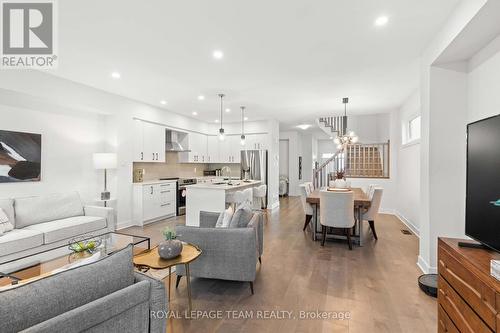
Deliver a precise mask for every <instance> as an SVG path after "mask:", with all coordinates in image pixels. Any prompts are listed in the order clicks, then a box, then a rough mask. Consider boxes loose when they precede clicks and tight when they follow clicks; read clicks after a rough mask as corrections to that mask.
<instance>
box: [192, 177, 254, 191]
mask: <svg viewBox="0 0 500 333" xmlns="http://www.w3.org/2000/svg"><path fill="white" fill-rule="evenodd" d="M261 183H262V181H261V180H249V181H247V182H245V181H243V180H233V181H232V184H233V185H229V184H227V183H224V184H216V183H199V184H193V185H187V186H186V189H187V190H188V191H189V190H191V189H207V190H222V191H236V190H241V189H244V188H246V187H254V186H256V185H260V184H261Z"/></svg>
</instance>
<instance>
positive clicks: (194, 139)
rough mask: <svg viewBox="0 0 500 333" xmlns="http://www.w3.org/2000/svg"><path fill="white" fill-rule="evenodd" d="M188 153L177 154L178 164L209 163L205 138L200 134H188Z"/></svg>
mask: <svg viewBox="0 0 500 333" xmlns="http://www.w3.org/2000/svg"><path fill="white" fill-rule="evenodd" d="M188 147H189V150H190V151H189V152H181V153H179V162H180V163H209V157H208V154H207V136H206V135H205V134H200V133H194V132H192V133H189V134H188Z"/></svg>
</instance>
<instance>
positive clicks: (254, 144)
mask: <svg viewBox="0 0 500 333" xmlns="http://www.w3.org/2000/svg"><path fill="white" fill-rule="evenodd" d="M245 141H246V142H245V149H246V150H265V149H267V145H268V144H267V134H249V135H247V136H246V140H245Z"/></svg>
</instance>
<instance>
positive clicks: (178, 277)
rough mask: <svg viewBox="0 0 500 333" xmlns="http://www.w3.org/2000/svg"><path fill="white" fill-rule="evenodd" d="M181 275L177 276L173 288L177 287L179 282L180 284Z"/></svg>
mask: <svg viewBox="0 0 500 333" xmlns="http://www.w3.org/2000/svg"><path fill="white" fill-rule="evenodd" d="M181 279H182V275H177V280H176V281H175V288H176V289H177V287H179V282H181Z"/></svg>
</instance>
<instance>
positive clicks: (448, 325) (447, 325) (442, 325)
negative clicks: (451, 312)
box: [438, 304, 460, 333]
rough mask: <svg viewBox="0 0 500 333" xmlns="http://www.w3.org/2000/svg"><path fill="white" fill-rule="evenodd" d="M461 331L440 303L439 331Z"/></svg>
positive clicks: (457, 332) (440, 332)
mask: <svg viewBox="0 0 500 333" xmlns="http://www.w3.org/2000/svg"><path fill="white" fill-rule="evenodd" d="M446 332H451V333H459V332H460V331H459V330H458V328H457V327H456V326H455V324H453V321H452V320H451V319H450V317H448V314H447V313H446V311H444V309H443V307H442V306H441V304H439V305H438V333H446Z"/></svg>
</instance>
